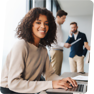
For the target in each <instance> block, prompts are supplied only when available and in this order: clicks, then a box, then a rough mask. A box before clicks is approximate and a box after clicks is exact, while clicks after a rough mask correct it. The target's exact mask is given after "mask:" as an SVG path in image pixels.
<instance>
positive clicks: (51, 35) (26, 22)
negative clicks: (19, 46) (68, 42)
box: [16, 7, 56, 46]
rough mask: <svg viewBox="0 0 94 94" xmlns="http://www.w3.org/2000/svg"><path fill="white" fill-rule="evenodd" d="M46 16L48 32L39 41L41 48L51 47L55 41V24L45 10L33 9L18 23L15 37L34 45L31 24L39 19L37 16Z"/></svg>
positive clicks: (49, 13) (50, 14) (48, 12)
mask: <svg viewBox="0 0 94 94" xmlns="http://www.w3.org/2000/svg"><path fill="white" fill-rule="evenodd" d="M40 14H42V15H46V17H47V20H48V26H49V30H48V32H47V34H46V36H45V37H44V38H42V39H41V40H40V44H42V45H43V46H46V45H48V46H51V43H53V42H54V41H56V23H55V19H54V17H53V14H52V13H51V12H50V11H49V10H47V9H45V8H38V7H37V8H33V9H31V10H30V11H29V12H28V13H27V14H26V15H25V17H24V18H23V19H22V20H21V21H20V23H19V24H18V26H17V28H16V35H17V37H18V38H21V39H24V40H25V41H27V42H31V43H34V37H33V35H32V26H33V22H34V21H35V20H36V19H38V18H39V15H40Z"/></svg>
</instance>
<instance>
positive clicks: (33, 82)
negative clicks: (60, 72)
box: [1, 8, 77, 94]
mask: <svg viewBox="0 0 94 94" xmlns="http://www.w3.org/2000/svg"><path fill="white" fill-rule="evenodd" d="M16 34H17V36H18V38H20V40H19V41H18V42H17V43H16V44H15V45H14V46H13V48H12V49H11V51H10V53H9V54H8V56H7V59H6V62H5V65H4V67H3V70H2V75H1V91H2V92H3V94H4V93H10V94H12V93H16V94H17V93H18V94H19V93H22V94H23V93H37V92H40V91H43V90H46V89H48V88H64V89H67V88H71V86H70V85H69V83H71V84H72V85H73V86H74V87H77V83H76V81H74V80H72V79H71V78H65V79H62V78H61V77H59V76H57V75H56V74H55V73H54V71H53V69H52V67H51V65H50V61H49V57H48V54H47V50H46V48H45V46H46V45H48V46H50V45H51V43H53V42H54V41H55V36H56V24H55V21H54V17H53V15H52V13H51V12H50V11H48V10H47V9H41V8H34V9H31V10H30V11H29V12H28V13H27V14H26V15H25V17H24V18H23V19H22V20H21V22H20V24H19V25H18V27H17V32H16ZM42 73H43V74H44V75H45V79H46V80H49V81H40V77H41V74H42ZM57 79H58V80H57ZM52 80H53V81H52ZM67 82H69V83H67Z"/></svg>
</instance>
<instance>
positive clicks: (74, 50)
mask: <svg viewBox="0 0 94 94" xmlns="http://www.w3.org/2000/svg"><path fill="white" fill-rule="evenodd" d="M79 38H81V40H79V41H78V42H76V43H75V44H73V45H72V46H71V50H70V54H69V57H71V58H73V57H74V56H75V55H78V56H82V55H84V56H86V53H87V49H86V48H83V46H84V42H87V38H86V35H85V34H84V33H82V32H79V33H78V36H77V38H76V40H77V39H79ZM76 40H75V39H74V35H72V37H70V36H69V37H68V39H67V41H66V43H70V44H71V43H72V42H74V41H76Z"/></svg>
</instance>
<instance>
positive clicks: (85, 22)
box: [61, 15, 92, 73]
mask: <svg viewBox="0 0 94 94" xmlns="http://www.w3.org/2000/svg"><path fill="white" fill-rule="evenodd" d="M73 21H75V22H77V23H78V30H79V31H81V32H83V33H85V34H86V36H87V39H88V42H89V44H90V42H91V29H92V16H91V15H87V16H86V15H85V16H67V17H66V21H65V23H64V24H63V25H62V31H63V40H64V42H65V41H66V40H67V38H68V34H69V30H70V23H71V22H73ZM69 52H70V48H69V49H67V48H64V53H63V55H64V57H63V64H62V72H61V73H63V72H69V71H70V66H69V60H68V58H69ZM85 59H86V58H85ZM85 59H84V61H85ZM88 68H89V64H86V63H84V70H85V72H88Z"/></svg>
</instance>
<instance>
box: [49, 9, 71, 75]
mask: <svg viewBox="0 0 94 94" xmlns="http://www.w3.org/2000/svg"><path fill="white" fill-rule="evenodd" d="M66 16H67V12H65V11H64V10H59V11H58V12H57V15H56V25H57V31H56V42H54V43H52V44H51V48H50V57H51V64H52V66H53V69H54V70H55V73H56V74H57V75H60V74H61V67H62V61H63V47H66V48H69V47H70V46H71V45H70V44H69V43H64V41H63V33H62V29H61V25H62V24H63V23H64V22H65V19H66Z"/></svg>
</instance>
